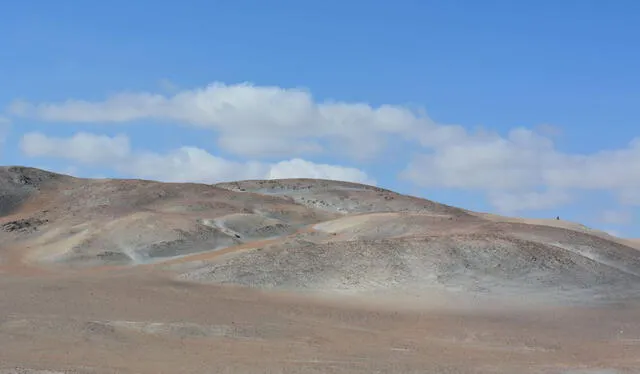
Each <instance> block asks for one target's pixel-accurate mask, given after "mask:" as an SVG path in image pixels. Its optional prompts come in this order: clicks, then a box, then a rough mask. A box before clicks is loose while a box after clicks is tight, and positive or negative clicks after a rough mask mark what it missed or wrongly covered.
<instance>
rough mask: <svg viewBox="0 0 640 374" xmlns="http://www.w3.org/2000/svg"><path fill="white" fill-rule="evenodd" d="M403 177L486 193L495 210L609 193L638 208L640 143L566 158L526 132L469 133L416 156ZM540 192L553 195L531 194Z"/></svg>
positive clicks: (543, 206)
mask: <svg viewBox="0 0 640 374" xmlns="http://www.w3.org/2000/svg"><path fill="white" fill-rule="evenodd" d="M402 176H403V177H404V178H407V179H409V180H411V181H413V182H414V183H416V184H418V185H420V186H422V187H445V188H457V189H474V190H480V191H485V192H487V194H488V196H489V200H490V202H491V203H492V204H493V205H494V206H495V207H497V208H499V209H507V210H510V211H511V210H528V209H547V208H551V207H553V206H558V205H562V204H566V203H568V202H570V201H572V198H571V196H572V194H573V193H574V192H575V191H581V190H583V191H584V190H586V191H589V190H590V191H609V192H611V193H613V194H615V195H616V196H617V197H618V198H619V199H620V201H621V202H623V203H627V204H636V205H638V204H640V194H638V193H637V191H639V190H640V140H633V141H632V142H630V143H629V145H628V146H627V147H626V148H622V149H618V150H612V151H601V152H597V153H593V154H587V155H580V154H567V153H562V152H560V151H558V150H557V149H556V148H555V146H554V144H553V141H552V140H551V139H549V138H546V137H544V136H542V135H540V134H537V133H535V132H533V131H530V130H527V129H521V128H520V129H514V130H511V131H510V132H509V134H508V135H507V136H506V137H501V136H498V135H495V134H494V135H487V134H481V135H480V134H474V135H471V134H469V133H467V132H465V133H459V134H458V138H457V140H456V141H451V142H443V143H440V144H438V145H437V146H434V147H431V149H430V152H428V153H423V154H420V155H417V156H416V157H415V158H414V159H413V161H412V162H411V163H410V165H409V166H408V167H407V168H406V170H404V172H403V173H402ZM540 189H544V190H548V191H552V192H549V193H544V194H540V193H536V192H533V191H537V190H540ZM518 207H520V208H518Z"/></svg>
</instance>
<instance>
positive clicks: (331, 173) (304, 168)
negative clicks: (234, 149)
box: [267, 158, 376, 185]
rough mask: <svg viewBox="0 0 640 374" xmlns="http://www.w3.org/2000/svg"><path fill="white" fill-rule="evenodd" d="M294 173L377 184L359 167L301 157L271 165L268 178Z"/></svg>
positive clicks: (300, 175)
mask: <svg viewBox="0 0 640 374" xmlns="http://www.w3.org/2000/svg"><path fill="white" fill-rule="evenodd" d="M292 175H294V176H296V177H297V178H314V179H338V180H350V181H357V182H360V183H365V184H369V185H375V184H376V182H375V181H374V180H372V179H369V177H368V176H367V174H366V173H365V172H363V171H361V170H359V169H356V168H346V167H342V166H335V165H327V164H314V163H313V162H309V161H305V160H301V159H299V158H295V159H293V160H289V161H281V162H278V163H277V164H274V165H271V168H270V170H269V175H268V177H267V179H283V178H290V177H291V176H292Z"/></svg>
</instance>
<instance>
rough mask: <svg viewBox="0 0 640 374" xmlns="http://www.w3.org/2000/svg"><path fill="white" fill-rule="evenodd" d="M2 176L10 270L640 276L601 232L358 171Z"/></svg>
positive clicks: (372, 284)
mask: <svg viewBox="0 0 640 374" xmlns="http://www.w3.org/2000/svg"><path fill="white" fill-rule="evenodd" d="M0 187H1V188H2V191H3V194H2V198H1V200H0V207H1V209H2V210H1V213H2V217H1V218H0V225H1V227H2V231H1V235H2V238H3V240H2V243H3V245H2V252H0V255H2V257H3V258H5V261H4V263H5V265H4V267H3V268H2V270H3V271H4V272H12V271H20V270H21V269H23V268H28V267H32V268H44V269H52V268H58V269H59V270H61V269H74V268H75V269H77V268H87V267H97V268H100V267H104V266H107V265H109V266H121V267H122V266H124V267H135V266H143V267H144V266H146V267H147V268H148V267H149V266H153V267H157V268H161V269H170V270H172V271H173V272H174V273H176V276H177V277H178V278H179V279H183V280H191V281H198V282H214V283H225V284H229V283H231V284H239V285H245V286H250V287H257V288H269V289H282V290H288V291H299V290H305V292H309V291H312V292H316V293H320V294H327V293H335V294H361V295H380V294H385V293H386V294H394V295H396V296H397V295H400V294H402V295H411V296H414V297H416V296H417V297H419V296H421V295H422V296H423V295H424V294H427V293H429V292H433V291H437V292H440V291H448V292H449V291H451V292H461V291H462V292H471V293H477V294H490V295H493V294H495V295H517V294H522V291H523V290H527V292H528V298H531V297H533V295H536V296H551V297H561V298H563V299H565V300H569V299H570V298H571V297H575V296H579V297H582V295H585V294H586V293H589V292H591V293H590V295H591V297H605V296H606V297H607V298H611V297H613V296H618V295H620V296H621V295H622V293H624V294H625V296H628V294H629V293H630V292H633V291H634V290H635V289H636V288H637V286H636V285H637V284H639V281H640V256H639V255H638V253H639V252H638V251H637V250H636V249H634V248H632V247H631V246H630V245H625V243H624V242H622V241H621V240H617V239H615V238H613V237H610V236H608V235H606V234H604V233H601V232H596V231H591V230H589V229H586V228H584V227H582V226H579V225H575V224H568V223H561V222H558V221H551V222H549V221H526V220H518V219H514V218H507V217H499V216H492V215H485V214H479V213H474V212H468V211H465V210H463V209H459V208H455V207H451V206H447V205H443V204H438V203H435V202H433V201H429V200H425V199H420V198H416V197H412V196H406V195H401V194H397V193H394V192H392V191H389V190H385V189H381V188H376V187H372V186H365V185H359V184H354V183H347V182H336V181H328V180H309V179H289V180H269V181H240V182H233V183H222V184H217V185H203V184H186V183H185V184H178V183H159V182H153V181H143V180H113V179H101V180H90V179H78V178H72V177H69V176H64V175H59V174H54V173H49V172H46V171H42V170H37V169H30V168H21V167H6V168H3V169H0ZM18 265H19V266H18ZM585 292H586V293H585Z"/></svg>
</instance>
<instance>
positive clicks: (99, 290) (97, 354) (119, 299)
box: [0, 269, 640, 374]
mask: <svg viewBox="0 0 640 374" xmlns="http://www.w3.org/2000/svg"><path fill="white" fill-rule="evenodd" d="M0 295H2V297H1V298H0V310H1V311H2V314H1V317H0V347H1V348H2V349H0V368H3V369H10V368H14V367H22V368H30V369H38V370H54V371H62V372H66V371H68V372H77V373H573V372H574V371H572V370H578V369H583V370H586V369H589V370H586V371H575V373H579V372H580V373H593V374H595V373H640V318H638V315H640V308H639V307H638V306H636V305H616V306H615V307H614V306H608V307H599V308H596V307H591V308H553V307H540V308H536V307H528V308H527V309H526V310H524V309H522V308H516V307H514V308H512V309H511V308H509V307H508V306H505V305H501V306H500V307H499V308H490V307H488V306H486V305H484V306H483V307H482V308H480V307H479V308H477V309H475V310H474V309H473V308H469V307H468V306H467V307H466V308H465V309H457V308H456V307H455V306H453V305H452V306H451V307H450V308H446V307H440V308H433V309H422V310H419V311H418V310H410V309H409V308H403V307H402V305H395V306H390V307H386V308H374V307H368V306H367V304H364V303H358V302H356V301H355V300H352V301H351V303H348V304H342V305H340V303H332V302H330V301H323V302H320V301H317V300H310V299H307V300H305V299H304V298H302V297H301V296H296V297H294V296H290V295H285V294H275V293H269V294H267V293H260V292H257V291H251V290H248V289H244V288H236V287H224V286H213V285H196V284H191V283H182V282H177V281H174V280H171V279H169V278H168V277H166V275H165V274H163V273H161V272H158V271H157V270H155V269H147V270H145V271H140V270H137V271H136V272H135V273H134V272H132V271H131V270H106V269H103V270H96V271H94V272H93V273H91V274H89V273H87V272H83V273H79V274H77V275H69V274H49V275H30V276H28V277H25V276H20V275H11V274H6V273H5V275H4V276H2V278H0ZM394 309H395V310H394ZM597 370H600V371H597ZM606 370H609V371H606ZM0 373H3V372H2V371H0Z"/></svg>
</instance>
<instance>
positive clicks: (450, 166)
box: [0, 0, 640, 237]
mask: <svg viewBox="0 0 640 374" xmlns="http://www.w3.org/2000/svg"><path fill="white" fill-rule="evenodd" d="M2 8H3V10H2V12H1V13H2V15H0V108H1V111H0V118H2V119H1V120H0V126H2V133H1V134H3V135H4V138H5V139H4V143H3V146H2V147H1V148H0V152H1V153H0V163H2V164H23V165H30V166H36V167H44V168H48V169H53V170H57V171H62V172H68V173H72V174H75V175H79V176H87V177H94V176H109V177H112V176H113V177H141V178H151V179H161V180H170V181H176V180H189V181H201V182H215V181H219V180H228V179H244V178H267V177H297V176H300V177H309V176H311V177H314V176H315V177H324V178H336V179H349V180H355V181H363V182H368V183H376V184H377V185H380V186H383V187H387V188H391V189H395V190H397V191H399V192H405V193H411V194H416V195H420V196H423V197H426V198H429V199H432V200H436V201H440V202H445V203H448V204H452V205H457V206H462V207H465V208H469V209H474V210H481V211H492V212H498V213H503V214H509V215H521V216H531V217H555V216H556V215H560V216H561V218H563V219H568V220H574V221H578V222H581V223H584V224H586V225H588V226H592V227H597V228H600V229H604V230H608V231H611V232H614V233H617V234H618V235H622V236H629V237H640V223H638V222H639V220H638V218H639V217H640V215H639V210H638V206H640V140H638V141H635V142H634V139H635V138H639V139H640V127H638V125H637V122H638V114H637V107H638V102H639V99H640V75H639V74H637V66H640V50H639V49H638V48H637V40H638V37H640V3H638V2H635V1H623V0H619V1H615V2H606V1H586V0H585V1H577V0H564V1H561V2H557V1H518V2H516V1H471V0H466V1H453V0H450V1H444V0H442V1H426V0H424V1H418V0H415V1H409V0H404V1H403V0H398V1H395V2H390V1H381V0H380V1H376V0H373V1H357V0H354V1H334V0H329V1H327V0H325V1H304V2H303V1H294V0H288V1H284V0H272V1H258V0H253V1H249V0H234V1H231V0H228V1H214V0H211V1H195V0H193V1H185V2H177V1H163V0H156V1H145V0H138V1H135V2H134V1H121V0H116V1H111V2H95V1H94V2H88V1H86V2H83V1H79V0H76V1H70V0H66V1H65V0H60V1H55V2H53V1H44V0H40V1H38V0H24V1H21V2H8V3H6V4H3V6H2Z"/></svg>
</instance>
